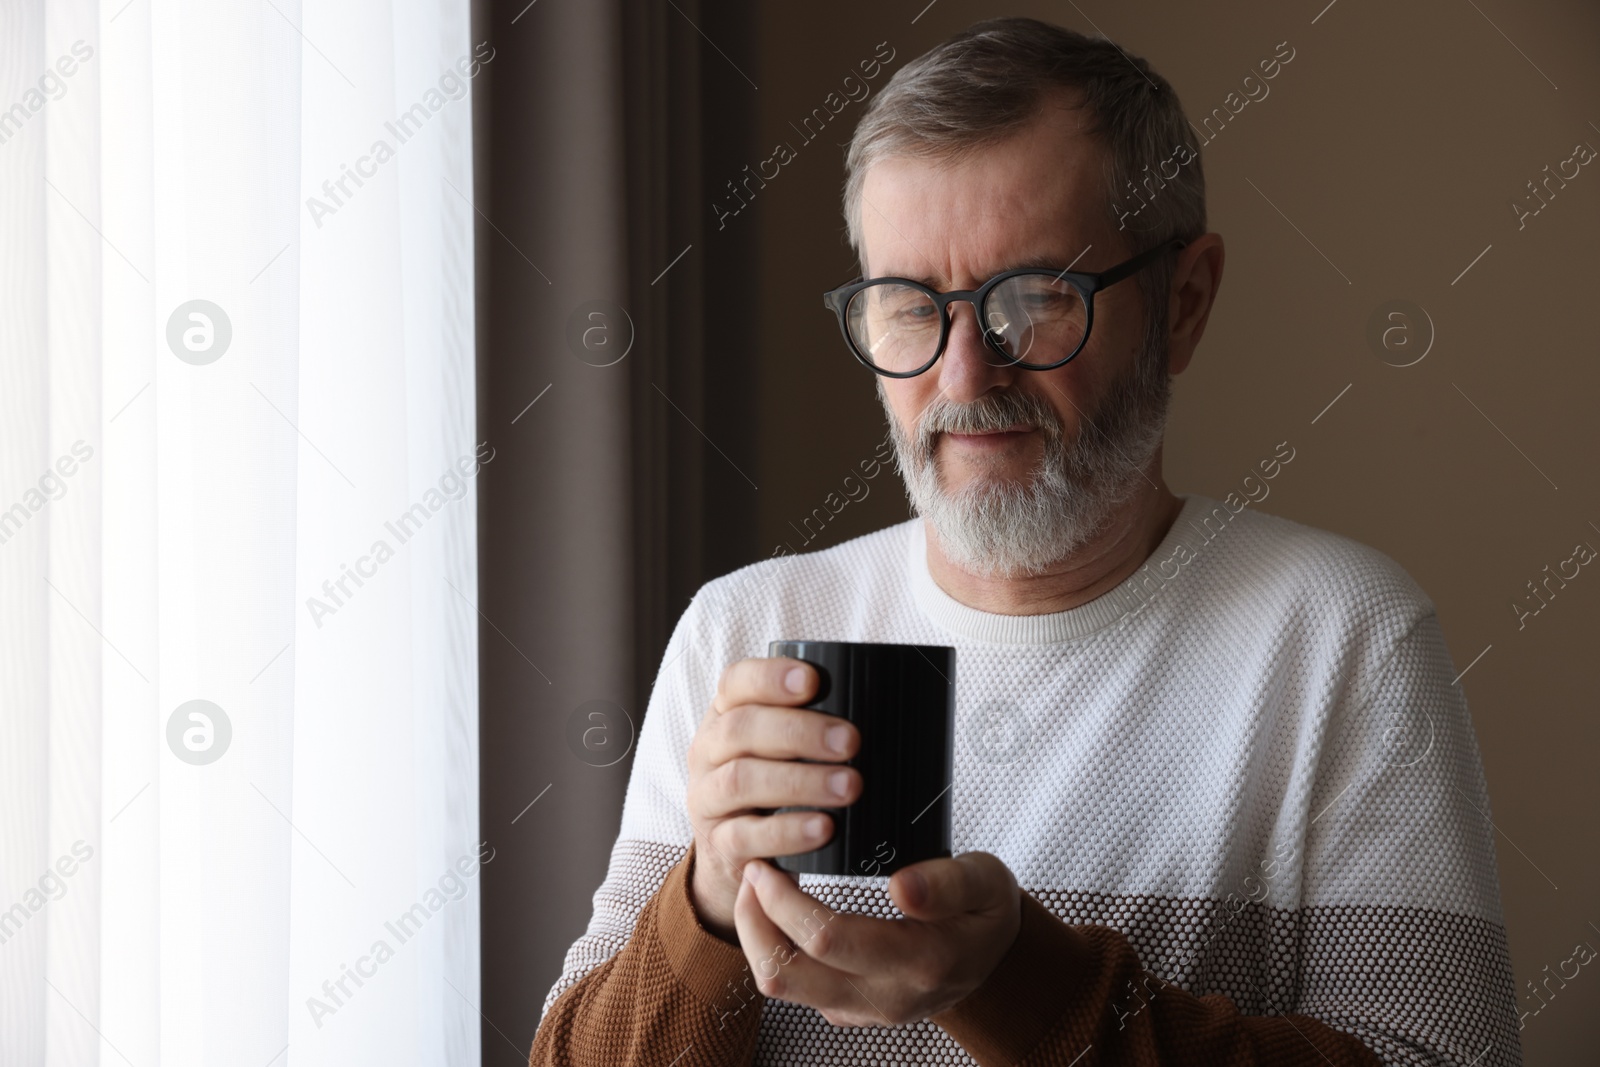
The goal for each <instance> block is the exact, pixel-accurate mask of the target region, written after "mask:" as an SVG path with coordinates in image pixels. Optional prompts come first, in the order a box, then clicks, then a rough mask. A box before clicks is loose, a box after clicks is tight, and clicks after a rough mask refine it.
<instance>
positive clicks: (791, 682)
mask: <svg viewBox="0 0 1600 1067" xmlns="http://www.w3.org/2000/svg"><path fill="white" fill-rule="evenodd" d="M783 685H784V688H786V689H788V690H789V692H791V693H804V692H805V691H806V669H805V668H804V667H791V668H789V673H788V674H786V675H784V676H783Z"/></svg>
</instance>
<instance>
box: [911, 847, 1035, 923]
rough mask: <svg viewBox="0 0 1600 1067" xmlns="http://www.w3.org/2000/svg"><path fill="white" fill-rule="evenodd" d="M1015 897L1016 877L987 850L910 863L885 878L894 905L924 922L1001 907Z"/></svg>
mask: <svg viewBox="0 0 1600 1067" xmlns="http://www.w3.org/2000/svg"><path fill="white" fill-rule="evenodd" d="M1016 896H1017V880H1016V878H1015V877H1014V876H1013V875H1012V874H1011V870H1010V868H1008V867H1007V866H1006V865H1005V864H1004V863H1002V862H1001V861H1000V860H999V859H998V858H997V857H995V856H991V855H990V854H989V853H987V852H964V853H962V854H961V855H959V856H955V857H953V858H951V859H937V860H925V861H923V862H922V863H914V864H912V865H911V866H909V867H903V868H901V869H900V870H898V871H896V872H895V873H894V876H893V877H891V878H890V879H889V897H890V899H891V900H893V901H894V905H895V907H897V908H899V909H900V910H901V911H902V912H904V913H905V914H906V916H907V917H909V918H912V919H920V920H923V921H925V922H933V921H936V920H939V919H948V918H952V917H954V916H957V915H965V914H968V913H971V912H982V911H990V910H994V909H999V908H1005V907H1008V906H1010V905H1012V904H1014V903H1015V901H1016Z"/></svg>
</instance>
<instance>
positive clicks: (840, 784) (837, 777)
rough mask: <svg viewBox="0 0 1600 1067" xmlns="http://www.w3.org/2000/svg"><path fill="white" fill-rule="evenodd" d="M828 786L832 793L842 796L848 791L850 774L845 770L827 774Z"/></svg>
mask: <svg viewBox="0 0 1600 1067" xmlns="http://www.w3.org/2000/svg"><path fill="white" fill-rule="evenodd" d="M828 788H829V789H831V790H833V795H834V796H836V797H843V796H844V795H845V794H846V793H848V792H849V791H850V775H849V774H848V773H847V772H845V771H834V772H833V773H832V774H830V775H828Z"/></svg>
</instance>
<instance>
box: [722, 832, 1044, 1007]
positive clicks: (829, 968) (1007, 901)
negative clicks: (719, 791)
mask: <svg viewBox="0 0 1600 1067" xmlns="http://www.w3.org/2000/svg"><path fill="white" fill-rule="evenodd" d="M889 898H890V899H891V900H892V901H893V902H894V905H895V907H897V908H899V909H900V910H901V911H902V912H903V913H905V915H906V918H904V919H876V918H873V917H871V916H868V915H852V914H847V913H844V912H836V911H833V910H832V909H830V908H828V907H827V906H826V905H824V904H823V903H822V902H821V901H819V900H817V899H816V898H815V897H813V896H811V895H809V894H807V893H804V892H802V891H801V889H800V887H799V885H798V884H796V881H795V880H792V879H791V877H790V876H789V875H788V874H786V873H785V872H784V871H780V870H779V869H778V868H776V867H774V866H772V865H771V864H769V863H767V862H765V861H763V860H752V861H750V862H749V863H747V864H745V867H744V878H743V880H742V882H741V884H740V886H739V894H738V897H737V898H736V899H735V901H734V909H733V918H734V926H735V928H736V929H737V930H738V932H739V944H740V945H741V946H742V947H743V949H744V954H745V958H746V959H748V960H749V961H750V969H751V971H752V972H753V973H754V975H755V979H756V986H757V988H758V989H760V991H761V993H762V994H763V995H764V996H768V997H776V998H780V999H783V1000H787V1001H790V1002H791V1003H795V1004H805V1005H808V1006H810V1007H813V1008H816V1009H817V1010H818V1011H819V1012H821V1013H822V1017H823V1018H824V1019H827V1020H828V1022H830V1023H832V1024H833V1025H835V1026H900V1025H903V1024H905V1023H911V1022H916V1021H917V1020H919V1019H926V1018H928V1017H929V1016H930V1015H936V1014H938V1013H939V1012H941V1011H944V1010H945V1009H947V1008H951V1007H954V1006H955V1005H956V1004H957V1003H959V1002H960V1001H961V1000H963V999H965V998H966V997H967V995H968V994H970V993H972V992H973V991H974V990H976V989H977V988H978V987H979V986H980V985H982V984H983V982H984V980H985V979H986V978H988V977H989V974H990V972H992V971H993V970H994V968H995V966H996V965H997V964H998V963H999V962H1000V959H1001V957H1003V956H1004V955H1005V954H1006V952H1007V951H1008V950H1009V949H1010V948H1011V944H1012V942H1013V941H1015V940H1016V937H1017V930H1018V929H1019V927H1020V926H1021V922H1022V901H1021V896H1020V893H1019V891H1018V889H1017V880H1016V878H1015V877H1014V876H1013V875H1012V873H1011V871H1010V870H1009V869H1008V868H1007V867H1006V865H1005V864H1004V863H1002V862H1000V860H998V859H996V858H995V857H994V856H991V855H989V854H988V853H987V852H966V853H963V854H962V855H960V856H957V857H955V858H954V859H937V860H927V861H925V862H923V863H917V864H913V865H912V866H910V867H905V868H902V869H901V870H899V871H896V872H895V873H894V875H893V876H892V877H891V878H890V879H889Z"/></svg>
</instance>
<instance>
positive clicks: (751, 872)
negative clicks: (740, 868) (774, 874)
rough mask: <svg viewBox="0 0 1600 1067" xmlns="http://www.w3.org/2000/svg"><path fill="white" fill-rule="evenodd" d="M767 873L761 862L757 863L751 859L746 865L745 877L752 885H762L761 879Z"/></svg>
mask: <svg viewBox="0 0 1600 1067" xmlns="http://www.w3.org/2000/svg"><path fill="white" fill-rule="evenodd" d="M766 873H767V872H766V871H765V870H764V869H763V868H762V866H761V864H759V863H757V862H756V861H755V860H751V861H750V862H749V863H747V864H745V865H744V876H745V879H746V880H748V881H749V883H750V884H751V885H760V884H761V879H762V877H763V876H765V875H766Z"/></svg>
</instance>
